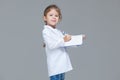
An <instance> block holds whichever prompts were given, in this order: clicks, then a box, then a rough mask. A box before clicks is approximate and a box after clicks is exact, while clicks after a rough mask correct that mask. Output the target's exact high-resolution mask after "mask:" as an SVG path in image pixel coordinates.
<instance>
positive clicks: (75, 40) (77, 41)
mask: <svg viewBox="0 0 120 80" xmlns="http://www.w3.org/2000/svg"><path fill="white" fill-rule="evenodd" d="M82 43H83V39H82V35H74V36H72V37H71V40H70V41H68V42H65V45H64V46H77V45H82Z"/></svg>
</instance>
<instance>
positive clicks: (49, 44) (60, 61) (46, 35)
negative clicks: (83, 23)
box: [42, 25, 72, 76]
mask: <svg viewBox="0 0 120 80" xmlns="http://www.w3.org/2000/svg"><path fill="white" fill-rule="evenodd" d="M42 35H43V39H44V43H45V44H46V47H45V51H46V56H47V65H48V75H49V76H53V75H56V74H60V73H65V72H68V71H70V70H72V65H71V61H70V58H69V55H68V53H67V52H66V47H64V43H65V42H64V39H63V37H64V35H63V34H62V32H61V31H60V30H58V29H57V28H52V27H51V26H49V25H45V26H44V29H43V31H42Z"/></svg>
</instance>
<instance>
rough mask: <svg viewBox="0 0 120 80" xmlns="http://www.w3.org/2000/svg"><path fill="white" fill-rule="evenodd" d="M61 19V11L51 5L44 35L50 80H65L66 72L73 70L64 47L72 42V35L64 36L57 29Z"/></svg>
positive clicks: (45, 17) (46, 15)
mask: <svg viewBox="0 0 120 80" xmlns="http://www.w3.org/2000/svg"><path fill="white" fill-rule="evenodd" d="M61 18H62V15H61V11H60V9H59V8H58V7H57V6H56V5H49V6H48V7H47V8H46V9H45V10H44V22H45V26H44V30H43V32H42V34H43V39H44V42H45V45H44V47H45V50H46V56H47V65H48V74H49V76H50V80H64V78H65V72H68V71H70V70H72V65H71V62H70V58H69V55H68V53H67V52H66V50H65V47H64V43H65V42H68V41H70V40H71V35H68V34H67V35H63V34H62V32H61V31H59V30H58V29H57V28H56V25H57V23H58V22H59V21H60V20H61ZM84 37H85V36H84V35H83V38H84Z"/></svg>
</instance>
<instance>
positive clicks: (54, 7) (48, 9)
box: [44, 4, 62, 23]
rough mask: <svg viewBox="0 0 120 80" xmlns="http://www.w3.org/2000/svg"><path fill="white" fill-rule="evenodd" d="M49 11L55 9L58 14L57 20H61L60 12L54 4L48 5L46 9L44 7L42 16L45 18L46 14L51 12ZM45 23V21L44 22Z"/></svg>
mask: <svg viewBox="0 0 120 80" xmlns="http://www.w3.org/2000/svg"><path fill="white" fill-rule="evenodd" d="M51 9H55V10H56V11H57V12H58V15H59V20H61V19H62V14H61V10H60V8H59V7H58V6H57V5H55V4H51V5H49V6H48V7H46V9H45V10H44V16H47V13H48V12H49V11H50V10H51ZM45 23H46V21H45Z"/></svg>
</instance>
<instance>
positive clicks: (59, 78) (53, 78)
mask: <svg viewBox="0 0 120 80" xmlns="http://www.w3.org/2000/svg"><path fill="white" fill-rule="evenodd" d="M64 79H65V73H61V74H57V75H54V76H50V80H64Z"/></svg>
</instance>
